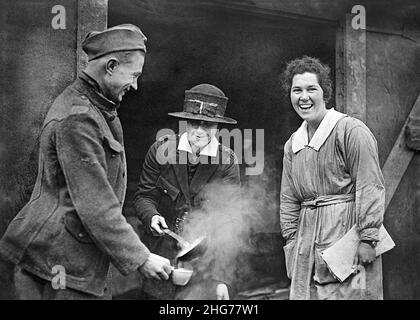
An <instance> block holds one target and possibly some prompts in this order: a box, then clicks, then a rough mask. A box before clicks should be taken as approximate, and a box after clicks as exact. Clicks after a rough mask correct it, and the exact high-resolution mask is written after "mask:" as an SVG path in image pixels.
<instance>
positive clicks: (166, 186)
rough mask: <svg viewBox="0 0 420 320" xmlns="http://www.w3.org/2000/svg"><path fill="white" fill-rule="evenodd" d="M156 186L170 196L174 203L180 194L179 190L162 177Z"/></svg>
mask: <svg viewBox="0 0 420 320" xmlns="http://www.w3.org/2000/svg"><path fill="white" fill-rule="evenodd" d="M156 186H157V187H159V188H160V189H161V190H162V191H163V193H164V194H166V195H168V196H169V197H170V198H171V199H172V200H173V201H175V200H176V198H177V197H178V194H179V192H180V191H179V189H178V188H177V187H175V186H173V185H172V184H171V183H170V182H169V181H168V180H166V179H165V178H164V177H162V176H160V177H159V178H158V179H157V181H156Z"/></svg>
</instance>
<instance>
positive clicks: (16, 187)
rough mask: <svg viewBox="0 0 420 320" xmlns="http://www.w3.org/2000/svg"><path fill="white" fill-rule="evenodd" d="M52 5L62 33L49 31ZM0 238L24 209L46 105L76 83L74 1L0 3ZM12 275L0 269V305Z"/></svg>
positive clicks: (32, 180)
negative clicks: (57, 8) (62, 14)
mask: <svg viewBox="0 0 420 320" xmlns="http://www.w3.org/2000/svg"><path fill="white" fill-rule="evenodd" d="M54 5H63V6H64V7H65V9H66V29H64V30H54V29H53V28H52V27H51V21H52V18H53V16H54V15H53V14H51V9H52V7H53V6H54ZM0 8H1V11H0V43H1V45H0V59H1V60H0V68H1V75H2V76H1V77H0V104H1V109H0V110H1V113H0V236H2V235H3V233H4V231H5V230H6V228H7V226H8V224H9V222H10V221H11V219H13V217H14V216H15V215H16V214H17V213H18V211H19V210H20V209H21V208H22V207H23V206H24V205H25V204H26V202H27V201H28V199H29V197H30V194H31V192H32V187H33V184H34V183H35V177H36V173H37V165H38V135H39V133H40V130H39V129H40V127H41V125H42V122H43V121H44V117H45V115H46V112H47V111H48V109H49V107H50V105H51V103H52V101H53V100H54V99H55V98H56V97H57V95H58V94H59V93H60V92H61V91H62V90H63V89H64V88H65V87H66V86H67V85H69V84H70V83H71V82H72V81H73V80H74V79H75V77H76V28H77V1H76V0H74V1H71V0H66V1H54V3H52V2H51V1H47V0H37V1H33V0H32V1H12V0H0ZM12 271H13V269H12V268H11V266H7V267H6V265H5V264H2V263H0V283H1V287H0V299H2V298H5V299H6V298H10V297H11V296H10V294H11V292H12V291H11V288H9V287H8V285H9V283H10V282H9V280H10V277H11V275H12Z"/></svg>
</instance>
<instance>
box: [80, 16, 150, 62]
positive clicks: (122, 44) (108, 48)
mask: <svg viewBox="0 0 420 320" xmlns="http://www.w3.org/2000/svg"><path fill="white" fill-rule="evenodd" d="M146 41H147V38H146V36H145V35H144V34H143V32H141V30H140V28H139V27H137V26H135V25H133V24H120V25H118V26H115V27H112V28H109V29H106V30H104V31H92V32H89V33H88V34H87V35H86V37H85V39H84V40H83V42H82V48H83V51H84V52H86V53H87V55H88V58H89V61H91V60H94V59H97V58H100V57H102V56H104V55H106V54H108V53H111V52H117V51H133V50H142V51H143V52H146Z"/></svg>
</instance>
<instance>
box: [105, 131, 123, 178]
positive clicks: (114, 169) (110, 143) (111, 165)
mask: <svg viewBox="0 0 420 320" xmlns="http://www.w3.org/2000/svg"><path fill="white" fill-rule="evenodd" d="M104 147H105V151H106V157H107V158H106V161H107V176H108V179H109V181H110V182H111V184H112V185H114V184H115V183H116V181H117V178H118V177H119V176H120V175H122V174H123V170H122V169H121V166H122V163H123V162H122V161H123V158H122V156H121V155H122V153H123V152H124V147H123V146H122V145H121V143H119V142H118V141H117V140H115V139H113V138H111V137H108V136H105V137H104Z"/></svg>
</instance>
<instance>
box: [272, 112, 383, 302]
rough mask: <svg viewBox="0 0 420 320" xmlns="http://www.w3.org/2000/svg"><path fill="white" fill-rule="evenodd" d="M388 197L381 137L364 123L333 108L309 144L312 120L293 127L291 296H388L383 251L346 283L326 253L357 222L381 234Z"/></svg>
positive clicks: (288, 178)
mask: <svg viewBox="0 0 420 320" xmlns="http://www.w3.org/2000/svg"><path fill="white" fill-rule="evenodd" d="M384 203H385V189H384V180H383V176H382V173H381V170H380V166H379V160H378V151H377V143H376V140H375V138H374V136H373V134H372V133H371V131H370V130H369V129H368V128H367V127H366V125H365V124H363V122H361V121H359V120H357V119H355V118H352V117H349V116H347V115H345V114H342V113H340V112H337V111H335V110H334V109H330V110H328V112H327V114H326V116H325V117H324V119H323V120H322V122H321V124H320V125H319V127H318V129H317V130H316V132H315V134H314V136H313V137H312V139H311V141H310V142H309V143H308V134H307V123H306V122H304V123H303V124H302V126H301V127H300V128H299V129H298V130H297V131H296V132H295V133H294V134H292V136H291V137H290V139H289V140H288V141H287V143H286V145H285V149H284V159H283V174H282V183H281V195H280V224H281V230H282V235H283V237H284V238H285V239H286V241H287V243H286V246H285V247H284V251H285V257H286V266H287V273H288V276H289V278H291V289H290V298H291V299H382V263H381V258H380V257H378V258H377V259H376V260H375V261H374V262H373V263H371V264H369V265H368V266H366V267H365V268H364V269H363V270H362V271H361V272H362V274H359V275H352V276H350V277H349V278H348V279H346V281H344V282H343V283H340V282H339V281H338V280H337V279H335V278H334V277H333V275H332V274H331V273H330V272H329V270H328V267H327V265H326V264H325V262H324V260H323V259H322V258H321V256H320V253H321V252H322V251H323V250H325V249H326V248H328V247H330V246H331V245H333V244H334V243H335V242H336V241H337V240H339V239H340V238H341V237H342V236H344V235H345V234H346V232H347V231H349V230H350V229H351V227H352V226H353V225H355V224H356V225H357V230H358V231H359V235H360V238H361V239H362V240H378V229H379V227H380V226H381V224H382V221H383V215H384ZM360 277H363V279H361V278H360Z"/></svg>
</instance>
